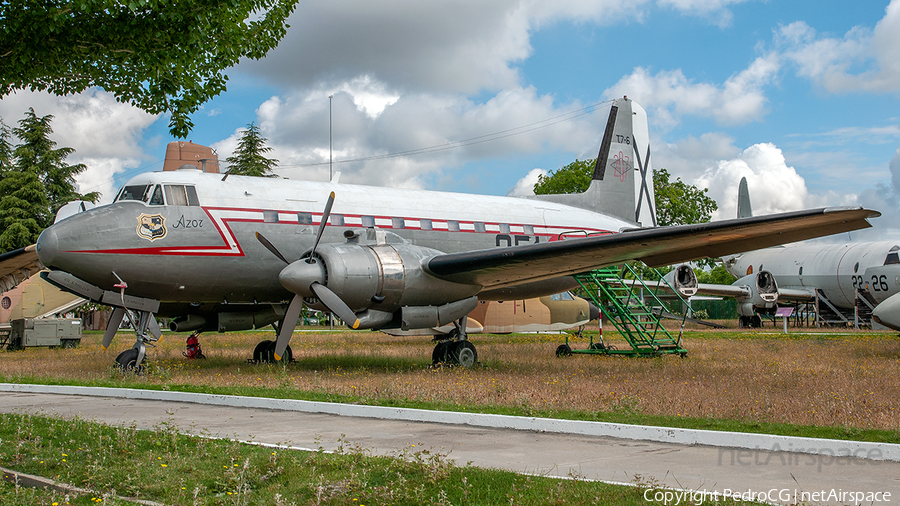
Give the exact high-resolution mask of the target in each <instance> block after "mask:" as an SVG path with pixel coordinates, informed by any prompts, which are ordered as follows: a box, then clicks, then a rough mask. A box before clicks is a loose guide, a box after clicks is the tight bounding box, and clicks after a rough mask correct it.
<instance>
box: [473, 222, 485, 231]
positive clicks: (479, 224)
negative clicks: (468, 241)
mask: <svg viewBox="0 0 900 506" xmlns="http://www.w3.org/2000/svg"><path fill="white" fill-rule="evenodd" d="M472 225H473V226H474V227H475V231H476V232H481V233H484V231H485V229H484V222H481V221H476V222H475V223H473V224H472Z"/></svg>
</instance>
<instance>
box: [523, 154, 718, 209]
mask: <svg viewBox="0 0 900 506" xmlns="http://www.w3.org/2000/svg"><path fill="white" fill-rule="evenodd" d="M596 164H597V159H596V158H595V159H590V160H575V161H574V162H572V163H570V164H568V165H566V166H565V167H562V168H560V169H558V170H555V171H550V173H549V174H547V175H546V176H539V177H538V182H537V183H535V185H534V193H535V194H536V195H545V194H552V193H582V192H584V191H586V190H587V189H588V187H589V186H590V185H591V178H592V177H593V175H594V166H595V165H596ZM670 178H671V176H670V175H669V171H667V170H666V169H659V170H657V169H654V170H653V193H654V194H655V195H656V219H657V222H658V223H659V225H660V226H667V225H687V224H689V223H704V222H707V221H709V220H710V219H711V218H712V212H713V211H715V210H716V209H718V205H716V201H715V200H713V199H712V198H711V197H709V196H708V195H707V192H708V191H709V190H707V189H706V188H704V189H702V190H701V189H699V188H697V187H696V186H693V185H689V184H687V183H685V182H683V181H682V180H681V178H678V179H676V180H675V181H674V182H672V181H670V180H669V179H670Z"/></svg>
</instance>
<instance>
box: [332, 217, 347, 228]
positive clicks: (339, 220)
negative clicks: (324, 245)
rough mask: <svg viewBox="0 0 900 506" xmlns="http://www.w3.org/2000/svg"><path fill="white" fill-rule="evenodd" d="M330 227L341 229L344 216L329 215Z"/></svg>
mask: <svg viewBox="0 0 900 506" xmlns="http://www.w3.org/2000/svg"><path fill="white" fill-rule="evenodd" d="M331 225H332V226H334V227H343V226H344V215H343V214H332V215H331Z"/></svg>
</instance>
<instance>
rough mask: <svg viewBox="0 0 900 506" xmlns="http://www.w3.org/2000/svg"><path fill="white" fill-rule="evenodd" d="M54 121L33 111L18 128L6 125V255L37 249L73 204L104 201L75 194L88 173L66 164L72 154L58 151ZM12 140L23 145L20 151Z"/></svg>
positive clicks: (1, 187) (0, 220)
mask: <svg viewBox="0 0 900 506" xmlns="http://www.w3.org/2000/svg"><path fill="white" fill-rule="evenodd" d="M52 119H53V116H51V115H47V116H43V117H38V116H37V115H36V114H35V113H34V109H29V110H28V111H27V112H26V113H25V118H23V119H22V120H20V121H19V126H18V127H17V128H13V129H9V128H8V127H6V125H5V124H4V123H3V122H2V121H0V176H2V177H0V252H6V251H10V250H13V249H17V248H22V247H25V246H28V245H30V244H34V242H35V241H36V240H37V237H38V235H40V233H41V231H42V230H44V228H46V227H47V226H49V225H50V224H51V223H52V222H53V218H54V216H55V214H56V211H58V210H59V208H60V207H62V206H63V205H65V204H66V203H67V202H69V201H71V200H89V201H91V202H96V201H97V200H98V199H99V197H100V194H99V193H97V192H92V193H89V194H87V195H81V194H79V193H78V192H76V191H75V176H76V175H77V174H78V173H80V172H82V171H83V170H85V168H86V167H85V166H84V165H82V164H78V165H67V164H66V163H65V159H66V158H67V157H68V156H69V155H70V154H72V153H73V152H74V150H73V149H72V148H59V149H54V148H55V147H56V142H54V141H52V140H51V139H50V137H49V135H50V134H51V133H52V132H53V129H52V128H51V127H50V121H51V120H52ZM10 134H14V135H15V136H16V137H17V138H18V139H19V144H17V145H16V146H15V147H13V146H12V145H11V143H10V141H9V138H10Z"/></svg>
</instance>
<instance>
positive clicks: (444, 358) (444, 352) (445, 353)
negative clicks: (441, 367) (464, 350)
mask: <svg viewBox="0 0 900 506" xmlns="http://www.w3.org/2000/svg"><path fill="white" fill-rule="evenodd" d="M451 344H452V343H451V342H450V341H441V342H439V343H437V344H436V345H435V346H434V351H433V352H431V364H432V365H437V364H445V363H447V362H449V361H450V360H449V359H450V356H449V355H450V345H451Z"/></svg>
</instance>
